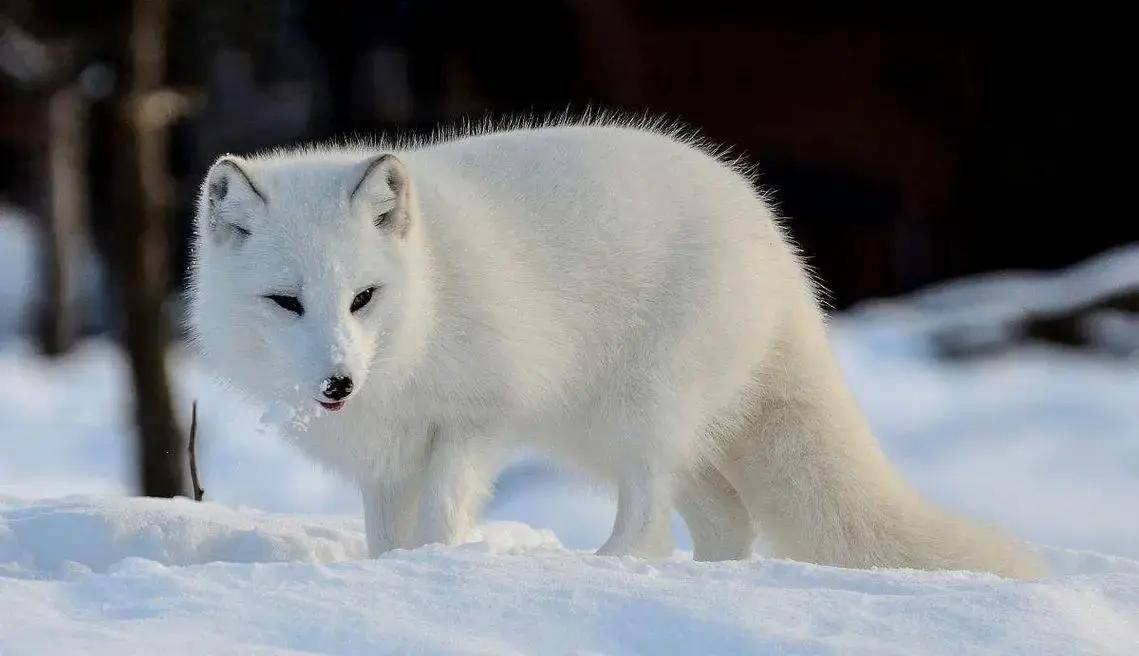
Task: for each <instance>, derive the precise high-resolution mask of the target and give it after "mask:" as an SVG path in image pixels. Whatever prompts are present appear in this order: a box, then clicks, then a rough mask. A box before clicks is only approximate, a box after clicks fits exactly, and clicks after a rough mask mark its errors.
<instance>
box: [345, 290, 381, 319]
mask: <svg viewBox="0 0 1139 656" xmlns="http://www.w3.org/2000/svg"><path fill="white" fill-rule="evenodd" d="M374 293H376V288H375V287H369V288H367V289H365V290H364V291H362V292H360V293H359V294H356V297H355V298H353V299H352V305H350V306H349V307H348V309H349V310H350V311H351V312H353V313H355V312H358V311H360V310H362V309H364V306H365V305H367V304H368V303H370V302H371V301H372V294H374Z"/></svg>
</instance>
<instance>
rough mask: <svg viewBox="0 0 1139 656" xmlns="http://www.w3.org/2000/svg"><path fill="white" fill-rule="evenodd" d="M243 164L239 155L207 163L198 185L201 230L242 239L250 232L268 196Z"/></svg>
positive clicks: (266, 202)
mask: <svg viewBox="0 0 1139 656" xmlns="http://www.w3.org/2000/svg"><path fill="white" fill-rule="evenodd" d="M247 165H248V164H247V162H246V161H245V160H243V159H241V158H240V157H236V156H234V155H224V156H222V157H220V158H219V159H218V161H216V162H214V165H213V166H211V167H210V170H209V173H207V174H206V181H205V183H203V185H202V199H201V206H200V207H201V209H200V212H201V215H202V216H201V219H202V221H201V223H202V226H201V228H202V234H209V235H210V236H212V237H214V238H215V239H223V238H236V239H237V240H239V241H244V240H245V238H246V237H248V236H249V235H250V234H252V233H253V224H254V221H255V219H256V218H257V215H259V214H261V213H262V212H264V210H265V206H266V205H267V204H268V200H267V199H266V198H265V194H264V193H262V192H261V190H260V189H258V188H257V185H256V184H254V183H253V179H252V178H251V177H250V176H249V173H248V172H247V170H246V167H247Z"/></svg>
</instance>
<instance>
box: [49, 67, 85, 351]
mask: <svg viewBox="0 0 1139 656" xmlns="http://www.w3.org/2000/svg"><path fill="white" fill-rule="evenodd" d="M44 105H45V111H46V114H47V154H46V158H45V160H46V161H45V166H43V167H42V168H41V169H40V170H41V171H42V175H44V177H45V178H46V182H47V184H46V185H45V187H46V189H44V194H45V195H46V196H47V198H46V202H45V207H44V211H43V222H42V226H43V238H42V243H41V247H40V274H41V276H40V279H41V280H42V281H43V282H42V287H41V290H40V291H41V295H40V299H39V308H38V315H37V318H36V336H37V338H38V340H39V347H40V351H41V352H43V353H44V354H45V355H49V356H55V355H60V354H62V353H65V352H66V351H68V350H69V349H70V348H71V346H72V345H73V344H74V342H75V338H76V336H77V334H78V332H79V329H80V324H81V321H82V317H81V315H80V293H81V290H80V289H79V286H80V284H81V282H82V267H83V266H84V263H85V261H86V258H87V255H88V244H89V241H88V237H87V217H88V208H87V194H88V192H89V190H88V188H87V101H86V99H85V98H84V97H83V94H82V92H81V91H80V90H79V88H78V87H77V85H75V84H69V85H67V86H64V87H62V88H59V89H56V90H55V91H54V92H52V93H51V94H50V95H49V96H48V98H47V100H46V102H45V103H44ZM45 169H46V170H45Z"/></svg>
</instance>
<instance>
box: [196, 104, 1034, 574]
mask: <svg viewBox="0 0 1139 656" xmlns="http://www.w3.org/2000/svg"><path fill="white" fill-rule="evenodd" d="M384 152H389V153H393V154H394V155H395V156H396V157H398V160H399V161H400V162H402V164H403V166H404V170H405V174H406V175H407V176H408V177H409V178H410V180H411V184H410V185H409V186H408V187H407V188H406V208H407V225H406V230H405V231H404V232H400V231H398V230H394V229H392V228H391V227H390V226H387V227H380V228H377V227H376V226H375V225H374V224H373V221H372V219H373V218H374V217H375V216H376V215H377V214H378V213H381V212H383V211H384V210H385V209H386V208H389V207H390V206H391V205H392V203H393V202H395V201H393V200H392V198H393V194H398V193H399V190H398V189H395V188H394V186H398V184H397V183H392V184H391V185H389V184H388V180H387V178H384V177H383V176H381V178H383V179H380V180H379V181H375V180H370V181H369V180H365V183H364V184H363V191H364V193H363V194H361V193H357V194H356V196H355V197H350V194H351V190H352V188H353V187H354V186H355V185H356V184H357V183H359V182H360V179H361V175H362V172H363V170H364V167H365V166H366V162H367V161H369V160H371V159H372V158H374V157H376V155H378V154H380V153H384ZM233 163H234V164H236V165H237V166H239V167H240V168H241V169H242V170H243V171H244V172H245V173H246V174H247V176H248V177H249V179H250V180H251V181H252V183H253V185H254V186H255V187H256V188H257V189H258V190H259V191H261V192H262V194H263V195H264V196H265V198H266V201H267V202H265V201H262V200H261V199H260V198H259V197H258V196H257V195H256V194H255V193H251V192H250V191H249V190H247V189H242V188H241V187H242V185H244V181H242V180H240V179H238V178H236V177H233V173H234V171H233V168H232V166H229V165H226V164H219V165H215V167H214V169H212V170H211V173H210V175H209V176H208V178H207V182H206V185H205V191H204V192H203V195H202V202H201V206H200V210H199V237H198V242H197V248H196V255H195V260H194V266H193V276H192V308H193V319H192V323H193V328H194V333H195V335H196V337H197V339H198V340H199V342H200V344H201V346H202V347H203V350H204V351H205V353H206V354H207V355H208V356H209V357H210V358H211V359H212V361H213V362H214V363H215V365H216V367H217V368H218V370H219V372H220V373H221V374H222V375H223V376H224V377H225V378H227V379H229V380H230V381H232V382H233V383H234V385H235V386H236V387H237V388H238V389H240V390H242V391H243V392H245V393H248V394H250V395H253V396H255V397H258V398H260V399H262V400H265V401H267V402H270V401H277V402H279V401H280V400H281V399H287V401H288V403H289V404H291V405H294V406H296V407H298V408H301V409H302V410H303V412H302V414H303V413H307V412H310V411H312V410H315V409H316V408H318V406H317V405H316V403H315V401H314V400H313V398H314V396H315V395H316V394H317V390H318V387H319V383H320V381H321V380H322V379H324V378H325V377H326V376H328V375H332V374H333V373H337V372H339V373H347V374H348V375H351V376H352V377H353V379H354V380H355V381H356V383H357V389H356V391H355V392H354V393H353V395H352V397H351V398H350V400H349V401H348V403H347V405H346V406H345V408H344V409H343V410H342V411H340V412H338V413H328V412H324V411H316V412H315V413H314V415H315V416H313V417H312V418H311V420H310V421H308V422H307V423H303V424H296V425H295V428H294V430H293V432H294V433H295V437H296V439H297V441H298V442H299V444H300V445H301V446H302V448H304V449H305V450H306V451H307V452H308V453H310V454H312V456H314V457H315V458H317V459H319V460H320V461H322V462H324V463H327V464H328V465H330V466H332V467H334V468H336V469H337V470H340V471H342V472H344V473H345V474H347V475H350V476H352V477H353V478H354V479H355V480H357V481H358V482H359V483H360V486H361V489H362V491H363V497H364V505H365V518H366V524H367V532H368V538H369V546H370V551H371V552H372V553H373V554H378V553H381V552H383V551H385V550H388V549H391V548H394V547H409V546H414V545H418V544H422V543H426V542H445V543H454V542H456V541H458V540H460V539H461V538H462V536H463V533H464V531H466V529H467V528H468V527H469V526H470V524H471V522H472V518H473V517H474V516H475V514H476V513H477V510H478V507H479V504H480V502H481V501H482V500H483V499H484V498H485V497H486V496H487V494H488V492H489V489H490V485H491V481H492V480H493V478H494V476H495V474H496V472H497V468H498V464H499V458H500V456H501V454H502V453H503V451H504V450H505V449H506V448H508V447H509V446H511V445H513V444H515V443H518V442H520V441H524V442H527V443H530V444H535V445H538V446H540V447H543V448H545V449H547V450H548V451H549V452H551V453H553V454H555V455H557V456H559V457H561V458H563V459H564V460H565V461H566V462H568V463H572V464H574V465H577V466H579V467H580V468H582V469H583V470H584V471H586V472H588V473H589V474H590V475H592V476H594V477H596V478H598V479H601V480H604V481H607V482H612V483H613V484H615V486H616V488H617V491H618V513H617V520H616V523H615V526H614V528H613V533H612V536H611V537H610V538H609V540H608V541H607V542H606V543H605V545H604V546H602V547H601V549H600V553H603V554H635V555H641V556H660V555H664V554H668V553H670V551H671V548H672V547H671V543H670V541H669V532H668V516H669V512H670V509H671V508H673V507H674V506H675V507H676V508H677V509H678V510H679V511H680V512H681V514H682V515H683V516H684V518H685V520H686V521H687V522H688V524H689V528H690V529H691V532H692V535H693V539H694V542H695V548H696V557H697V558H701V559H724V558H743V557H746V556H748V555H749V554H750V553H751V550H752V547H753V543H754V541H755V539H756V537H757V536H758V535H762V537H763V540H764V542H765V544H767V545H768V546H769V547H770V549H771V550H772V552H773V554H774V555H777V556H786V557H790V558H796V559H801V560H808V561H814V562H819V563H829V564H835V565H844V566H855V567H869V566H890V567H916V568H964V569H975V570H988V571H993V572H996V573H999V574H1004V575H1009V576H1032V575H1035V574H1037V573H1039V572H1040V568H1039V565H1038V564H1037V561H1036V559H1035V558H1034V557H1033V556H1032V555H1031V554H1030V552H1028V551H1027V550H1026V549H1025V548H1023V547H1022V546H1021V545H1019V544H1018V543H1016V542H1014V541H1012V540H1011V539H1008V538H1006V537H1004V536H1003V535H1001V534H999V533H997V532H996V531H992V530H990V529H987V528H982V527H978V526H975V525H973V524H971V523H968V522H966V521H964V520H962V519H958V518H956V517H953V516H951V515H949V514H947V513H945V512H944V511H942V510H940V509H938V508H935V507H933V506H931V505H930V504H927V503H925V502H924V501H922V500H920V499H919V498H918V497H917V495H915V494H914V492H913V491H912V490H911V489H910V488H909V487H908V486H907V485H906V484H905V483H904V482H903V481H902V480H901V478H900V477H899V475H898V474H897V473H896V472H895V471H894V470H893V469H892V468H891V467H890V465H889V464H888V462H887V461H886V459H885V458H884V456H883V454H882V452H881V450H880V448H879V446H878V443H877V441H876V440H875V438H874V437H873V435H872V434H871V432H870V430H869V428H868V427H867V424H866V422H865V420H864V419H863V417H862V414H861V413H860V411H859V409H858V408H857V407H856V405H855V403H854V401H853V399H852V398H851V395H850V394H849V392H848V391H847V389H846V386H845V385H844V382H843V380H842V376H841V374H840V372H839V370H838V369H837V367H836V365H835V363H834V360H833V358H832V356H831V352H830V347H829V345H828V343H827V339H826V334H825V328H824V322H823V315H822V312H821V311H820V309H819V304H818V302H817V300H816V296H815V290H814V288H813V285H812V282H811V280H810V278H809V276H808V274H807V273H806V272H805V270H804V267H803V265H802V263H801V262H800V260H799V258H798V257H797V255H796V252H795V249H794V247H793V246H792V245H791V244H790V242H789V240H788V239H787V237H786V235H785V234H784V232H783V231H782V229H781V228H780V226H779V223H778V222H777V220H776V218H775V217H774V216H773V214H772V212H771V210H770V208H769V207H768V205H767V204H766V203H765V202H764V200H763V197H762V195H761V194H759V193H758V192H757V191H756V189H755V187H754V185H753V184H752V182H751V180H749V178H748V176H746V175H745V174H744V173H743V172H741V171H740V170H739V169H738V167H735V166H733V165H731V164H728V163H725V162H724V161H722V159H721V158H718V157H716V156H715V155H713V154H710V153H709V152H708V151H707V150H705V149H704V148H702V147H700V146H699V145H698V144H695V143H694V142H693V141H692V140H691V139H685V138H682V137H679V136H677V134H676V133H675V132H673V133H671V134H670V133H664V132H662V131H660V130H654V129H643V128H640V127H637V126H632V125H605V124H590V125H581V124H577V125H574V124H564V125H553V126H546V127H539V128H520V129H513V130H506V131H500V132H487V133H481V134H472V135H463V134H458V135H454V138H451V139H447V140H442V141H439V142H434V143H424V144H410V145H405V146H402V147H401V146H395V147H386V146H376V147H371V148H369V147H362V146H356V147H328V148H315V149H306V150H296V151H278V152H273V153H269V154H265V155H259V156H255V157H252V158H249V159H246V160H240V159H234V160H233ZM227 175H228V176H230V180H229V183H228V189H227V196H226V198H225V199H224V200H223V201H221V202H216V203H214V206H212V207H211V203H210V201H209V193H208V190H209V188H210V185H211V184H212V182H211V181H214V182H216V180H217V179H219V176H227ZM393 185H394V186H393ZM361 196H363V197H361ZM211 221H213V222H214V224H218V223H220V224H222V227H220V228H219V227H214V228H211V227H210V225H211ZM229 221H232V222H234V223H239V224H240V225H242V226H244V227H245V228H246V229H247V230H248V231H249V232H250V233H251V234H250V235H249V236H248V237H242V236H241V233H240V231H235V230H232V229H227V228H225V227H224V224H225V223H226V222H229ZM373 283H381V284H382V285H383V289H382V291H380V292H379V293H378V294H377V295H376V297H375V300H373V302H372V304H371V305H369V306H368V307H367V308H366V309H365V310H364V311H362V312H361V313H358V314H351V313H349V311H348V304H349V302H350V300H351V299H352V297H353V295H354V294H355V293H356V292H357V291H358V290H359V289H361V288H363V287H365V286H368V285H371V284H373ZM283 289H288V290H293V291H295V292H296V294H297V295H298V296H299V297H301V298H302V300H303V302H304V305H305V307H306V313H305V315H304V316H303V317H299V318H298V317H296V316H293V315H291V314H289V313H288V312H285V311H283V310H281V309H280V308H278V307H276V306H275V305H273V303H271V302H269V301H266V300H264V299H262V298H260V296H261V295H263V294H267V293H273V292H276V291H280V290H283Z"/></svg>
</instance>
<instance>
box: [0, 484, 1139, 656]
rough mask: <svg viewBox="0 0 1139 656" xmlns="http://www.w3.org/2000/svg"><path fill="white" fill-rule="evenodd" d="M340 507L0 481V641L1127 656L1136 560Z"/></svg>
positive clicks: (184, 648)
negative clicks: (763, 545)
mask: <svg viewBox="0 0 1139 656" xmlns="http://www.w3.org/2000/svg"><path fill="white" fill-rule="evenodd" d="M361 528H362V527H361V525H360V522H359V521H357V520H352V519H344V518H323V517H298V516H284V515H277V514H270V513H262V512H257V511H252V510H246V509H230V508H226V507H224V506H220V505H216V504H209V503H201V504H198V503H194V502H191V501H187V500H173V501H165V500H154V499H130V498H121V497H71V498H65V499H59V500H43V501H36V502H24V501H20V500H16V499H12V498H7V499H0V563H3V565H2V566H0V653H3V654H5V655H6V656H9V655H11V654H24V653H29V654H30V653H91V654H100V653H108V654H110V653H113V654H133V653H139V654H143V653H145V654H153V653H163V654H164V655H166V656H171V655H173V654H182V653H194V654H197V653H211V654H222V653H234V654H236V653H242V654H245V653H263V654H264V653H281V654H286V653H300V652H306V653H311V652H319V653H337V654H389V653H456V654H467V653H562V654H565V653H604V654H643V653H653V654H672V653H676V654H681V653H703V654H745V653H746V654H764V653H804V654H814V653H873V654H912V653H930V654H940V653H944V654H960V653H975V652H978V651H984V652H985V653H1001V654H1081V653H1087V654H1092V653H1094V654H1129V653H1134V647H1135V645H1136V644H1139V562H1136V561H1132V560H1128V559H1125V558H1120V557H1112V556H1100V555H1097V554H1093V553H1089V552H1077V551H1073V550H1049V551H1047V552H1046V556H1047V557H1048V558H1049V560H1050V562H1051V563H1052V565H1053V567H1054V569H1055V570H1056V571H1058V572H1059V573H1060V575H1059V576H1055V577H1053V578H1050V579H1047V580H1043V581H1036V582H1018V581H1009V580H1004V579H1001V578H998V577H995V576H991V575H984V574H972V573H967V572H917V571H908V570H876V571H863V570H844V569H838V568H832V567H822V566H817V565H809V564H803V563H796V562H790V561H780V560H769V559H762V558H755V559H752V560H750V561H741V562H728V563H696V562H693V561H692V560H691V559H690V558H689V557H688V556H687V555H686V554H683V553H680V554H678V555H676V556H675V557H674V558H672V559H670V560H666V561H655V562H653V561H642V560H638V559H634V558H604V557H597V556H593V555H591V554H589V553H586V552H579V551H571V550H567V549H565V548H563V547H561V545H560V544H559V543H558V541H557V539H556V538H555V537H554V536H553V534H552V533H551V532H550V531H543V530H534V529H531V528H529V527H528V526H526V525H525V524H521V523H517V522H498V523H492V524H488V525H486V526H483V527H481V528H480V529H479V530H478V531H476V532H475V535H473V536H472V540H473V541H472V542H470V543H468V544H466V545H462V546H460V547H456V548H446V547H442V546H439V545H433V546H429V547H425V548H422V549H417V550H412V551H394V552H390V553H388V554H385V555H384V556H383V557H382V558H379V559H375V560H367V559H362V556H363V554H364V538H363V534H362V532H361Z"/></svg>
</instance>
